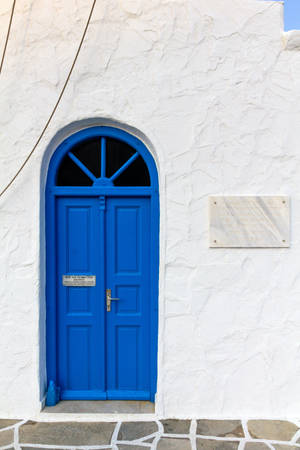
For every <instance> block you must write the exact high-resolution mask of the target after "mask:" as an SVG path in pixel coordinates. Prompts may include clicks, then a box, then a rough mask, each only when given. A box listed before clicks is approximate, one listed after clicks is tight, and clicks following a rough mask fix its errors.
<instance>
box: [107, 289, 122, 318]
mask: <svg viewBox="0 0 300 450" xmlns="http://www.w3.org/2000/svg"><path fill="white" fill-rule="evenodd" d="M112 300H120V299H119V298H113V297H112V296H111V289H106V311H107V312H110V310H111V301H112Z"/></svg>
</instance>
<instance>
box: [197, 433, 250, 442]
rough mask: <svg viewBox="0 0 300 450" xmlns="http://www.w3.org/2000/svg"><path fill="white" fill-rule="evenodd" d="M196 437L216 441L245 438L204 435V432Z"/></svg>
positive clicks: (233, 440) (235, 440)
mask: <svg viewBox="0 0 300 450" xmlns="http://www.w3.org/2000/svg"><path fill="white" fill-rule="evenodd" d="M196 438H197V439H213V440H214V441H228V442H240V440H241V439H243V438H241V437H227V436H224V437H223V436H204V435H202V434H196ZM255 442H256V441H255Z"/></svg>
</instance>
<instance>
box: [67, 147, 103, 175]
mask: <svg viewBox="0 0 300 450" xmlns="http://www.w3.org/2000/svg"><path fill="white" fill-rule="evenodd" d="M68 156H69V157H70V158H71V159H72V161H74V163H75V164H76V165H77V166H78V167H79V168H80V169H81V170H82V172H84V173H85V174H86V175H87V176H88V177H89V178H90V179H91V180H92V181H96V180H97V178H96V177H95V175H94V174H92V172H91V171H90V170H89V169H88V168H87V167H86V166H85V165H84V164H82V162H81V161H80V160H79V159H78V158H76V156H75V155H73V153H71V152H69V153H68Z"/></svg>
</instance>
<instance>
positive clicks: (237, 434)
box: [0, 419, 300, 450]
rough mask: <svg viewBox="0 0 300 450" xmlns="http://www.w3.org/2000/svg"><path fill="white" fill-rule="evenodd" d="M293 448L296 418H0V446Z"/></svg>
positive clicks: (297, 440) (299, 425) (298, 437)
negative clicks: (82, 420) (89, 419)
mask: <svg viewBox="0 0 300 450" xmlns="http://www.w3.org/2000/svg"><path fill="white" fill-rule="evenodd" d="M147 448H148V449H149V450H152V449H153V450H167V449H168V450H169V449H170V450H202V449H204V450H205V449H207V450H265V449H273V450H296V449H300V422H288V421H281V420H248V421H239V420H204V419H203V420H174V419H169V420H157V421H152V422H32V421H24V420H23V421H17V420H0V449H3V450H4V449H15V450H21V449H24V450H25V449H26V450H32V449H47V450H48V449H57V450H59V449H72V450H75V449H86V450H88V449H91V450H93V449H94V450H96V449H113V450H145V449H147Z"/></svg>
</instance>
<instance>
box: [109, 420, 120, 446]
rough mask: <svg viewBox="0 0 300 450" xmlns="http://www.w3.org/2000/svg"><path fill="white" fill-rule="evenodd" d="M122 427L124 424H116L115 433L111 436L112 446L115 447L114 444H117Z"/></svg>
mask: <svg viewBox="0 0 300 450" xmlns="http://www.w3.org/2000/svg"><path fill="white" fill-rule="evenodd" d="M121 425H122V422H117V423H116V426H115V429H114V432H113V434H112V436H111V441H110V443H111V445H114V444H115V443H116V441H117V439H118V434H119V431H120V428H121Z"/></svg>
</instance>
